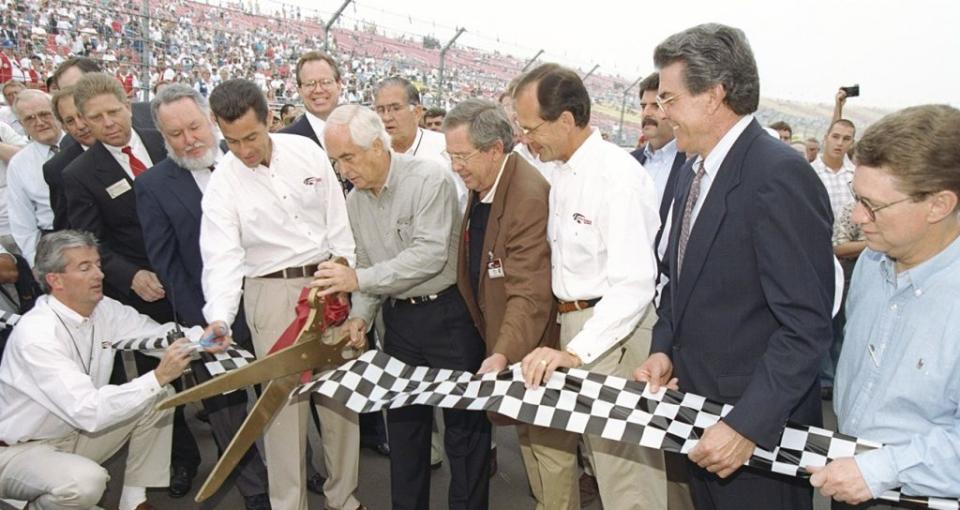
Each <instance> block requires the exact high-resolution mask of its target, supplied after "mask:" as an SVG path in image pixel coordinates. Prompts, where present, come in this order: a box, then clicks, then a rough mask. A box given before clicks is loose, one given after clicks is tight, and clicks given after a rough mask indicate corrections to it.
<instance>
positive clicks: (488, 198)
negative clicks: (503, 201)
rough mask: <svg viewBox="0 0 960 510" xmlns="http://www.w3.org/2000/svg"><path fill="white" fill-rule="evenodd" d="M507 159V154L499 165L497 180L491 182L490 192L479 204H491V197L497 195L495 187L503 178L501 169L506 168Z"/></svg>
mask: <svg viewBox="0 0 960 510" xmlns="http://www.w3.org/2000/svg"><path fill="white" fill-rule="evenodd" d="M509 157H510V155H509V154H507V155H506V157H504V158H503V163H500V171H499V172H497V180H495V181H493V187H491V188H490V192H489V193H487V194H486V196H484V197H483V198H482V199H480V203H481V204H492V203H493V196H494V195H495V194H496V193H497V186H499V185H500V178H501V177H503V169H504V168H506V167H507V158H509ZM454 179H459V177H454Z"/></svg>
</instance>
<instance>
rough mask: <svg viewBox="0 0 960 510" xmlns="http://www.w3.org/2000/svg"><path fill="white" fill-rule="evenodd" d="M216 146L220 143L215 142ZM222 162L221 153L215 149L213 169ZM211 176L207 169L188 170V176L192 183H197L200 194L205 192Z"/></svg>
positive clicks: (218, 141)
mask: <svg viewBox="0 0 960 510" xmlns="http://www.w3.org/2000/svg"><path fill="white" fill-rule="evenodd" d="M216 143H217V144H219V143H220V140H217V142H216ZM221 161H223V152H221V151H220V149H219V148H218V149H217V157H216V159H214V160H213V167H214V169H216V167H217V165H219V164H220V162H221ZM212 175H213V171H211V170H210V169H209V168H201V169H200V170H190V176H191V177H193V181H194V182H196V183H197V187H198V188H200V193H201V194H203V193H206V192H207V185H209V184H210V177H211V176H212Z"/></svg>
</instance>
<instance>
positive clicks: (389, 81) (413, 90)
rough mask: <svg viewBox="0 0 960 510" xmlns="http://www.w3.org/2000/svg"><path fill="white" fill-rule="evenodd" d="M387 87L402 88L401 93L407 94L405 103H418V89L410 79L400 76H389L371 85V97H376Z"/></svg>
mask: <svg viewBox="0 0 960 510" xmlns="http://www.w3.org/2000/svg"><path fill="white" fill-rule="evenodd" d="M387 87H401V88H403V93H404V94H405V95H406V96H407V104H412V105H418V104H420V90H418V89H417V86H416V85H414V84H413V83H411V82H410V80H408V79H406V78H401V77H400V76H391V77H389V78H384V79H382V80H380V81H379V82H378V83H377V84H376V85H374V87H373V97H374V98H376V97H377V96H379V95H380V91H381V90H383V89H385V88H387Z"/></svg>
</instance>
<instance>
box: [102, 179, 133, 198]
mask: <svg viewBox="0 0 960 510" xmlns="http://www.w3.org/2000/svg"><path fill="white" fill-rule="evenodd" d="M128 191H130V183H129V182H128V181H127V180H126V179H120V180H119V181H117V182H115V183H113V184H111V185H109V186H107V194H108V195H110V198H117V197H119V196H120V195H122V194H124V193H126V192H128Z"/></svg>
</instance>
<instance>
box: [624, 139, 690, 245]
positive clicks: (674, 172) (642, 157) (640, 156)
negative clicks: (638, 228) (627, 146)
mask: <svg viewBox="0 0 960 510" xmlns="http://www.w3.org/2000/svg"><path fill="white" fill-rule="evenodd" d="M630 155H631V156H633V157H634V158H636V160H637V161H639V162H640V164H641V165H642V164H644V163H646V162H647V155H646V153H645V152H643V149H637V150H635V151H633V152H631V153H630ZM686 162H687V155H686V154H684V153H683V152H680V151H677V155H676V156H674V157H673V166H671V167H670V175H668V176H667V185H666V186H665V187H664V188H663V200H661V201H660V228H659V229H658V230H657V235H656V237H655V238H654V241H653V250H654V251H657V246H660V238H661V237H663V228H664V225H666V224H667V214H668V213H669V212H670V206H671V205H672V204H673V196H674V195H675V194H676V191H677V177H679V176H680V169H681V168H683V164H684V163H686Z"/></svg>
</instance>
